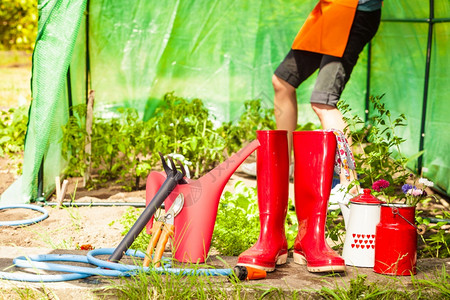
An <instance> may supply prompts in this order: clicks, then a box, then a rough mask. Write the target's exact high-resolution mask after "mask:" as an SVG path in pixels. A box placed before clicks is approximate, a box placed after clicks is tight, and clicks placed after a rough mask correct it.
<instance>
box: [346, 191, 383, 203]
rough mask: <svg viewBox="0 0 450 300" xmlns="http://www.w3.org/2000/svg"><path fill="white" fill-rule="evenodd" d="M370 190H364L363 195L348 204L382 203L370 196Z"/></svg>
mask: <svg viewBox="0 0 450 300" xmlns="http://www.w3.org/2000/svg"><path fill="white" fill-rule="evenodd" d="M371 192H372V191H371V190H370V189H364V190H363V193H362V194H360V195H358V196H356V197H354V198H352V199H351V200H350V202H353V203H366V204H381V203H384V202H383V201H381V200H380V199H378V198H376V197H375V196H374V195H372V194H371Z"/></svg>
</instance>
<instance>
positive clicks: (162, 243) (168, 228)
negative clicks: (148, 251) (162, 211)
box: [153, 224, 175, 267]
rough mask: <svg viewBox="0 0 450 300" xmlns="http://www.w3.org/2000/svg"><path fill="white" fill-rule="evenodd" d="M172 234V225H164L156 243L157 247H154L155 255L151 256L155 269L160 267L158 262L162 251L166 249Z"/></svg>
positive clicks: (173, 230) (173, 229) (173, 228)
mask: <svg viewBox="0 0 450 300" xmlns="http://www.w3.org/2000/svg"><path fill="white" fill-rule="evenodd" d="M174 232H175V226H174V225H172V224H164V227H163V229H162V234H161V237H160V239H159V241H158V245H157V246H156V250H155V255H154V256H153V263H154V264H155V267H159V266H160V265H161V263H160V261H161V258H162V255H163V253H164V249H165V248H166V244H167V241H168V240H169V237H170V236H172V235H173V234H174Z"/></svg>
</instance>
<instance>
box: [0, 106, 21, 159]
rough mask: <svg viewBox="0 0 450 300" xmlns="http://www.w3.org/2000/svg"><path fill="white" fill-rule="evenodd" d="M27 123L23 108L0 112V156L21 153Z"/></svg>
mask: <svg viewBox="0 0 450 300" xmlns="http://www.w3.org/2000/svg"><path fill="white" fill-rule="evenodd" d="M27 122H28V109H27V107H25V106H21V107H18V108H10V109H9V110H7V111H3V110H1V111H0V156H5V155H9V156H13V155H15V154H17V153H20V152H22V151H23V147H24V141H25V134H26V132H27Z"/></svg>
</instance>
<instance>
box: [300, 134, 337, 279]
mask: <svg viewBox="0 0 450 300" xmlns="http://www.w3.org/2000/svg"><path fill="white" fill-rule="evenodd" d="M293 134H294V136H293V144H294V158H295V171H294V190H295V211H296V214H297V219H298V234H297V238H296V239H295V243H294V262H296V263H298V264H305V263H306V266H307V269H308V271H310V272H343V271H345V262H344V259H342V258H341V257H340V256H339V255H338V254H337V253H336V252H335V251H334V250H333V249H331V248H330V246H328V244H327V242H326V241H325V223H326V219H327V207H328V198H329V197H330V191H331V182H332V180H333V168H334V157H335V154H336V137H335V135H334V134H333V133H332V132H325V131H297V132H294V133H293Z"/></svg>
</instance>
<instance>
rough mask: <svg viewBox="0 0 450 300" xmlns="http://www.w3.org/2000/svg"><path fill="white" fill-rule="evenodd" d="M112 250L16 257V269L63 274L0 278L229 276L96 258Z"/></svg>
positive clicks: (228, 271)
mask: <svg viewBox="0 0 450 300" xmlns="http://www.w3.org/2000/svg"><path fill="white" fill-rule="evenodd" d="M114 250H115V248H101V249H94V250H91V251H89V252H88V254H87V255H86V256H84V255H70V254H44V255H33V256H28V257H25V256H19V257H16V258H15V259H14V260H13V263H14V265H15V266H16V267H21V268H33V269H40V270H46V271H59V272H66V273H67V274H61V275H44V274H18V273H9V272H0V279H6V280H15V281H27V282H56V281H69V280H77V279H82V278H86V277H89V276H92V275H99V276H112V277H126V276H133V275H135V274H137V273H138V272H142V271H143V272H156V273H158V274H162V275H165V274H177V275H188V276H201V275H203V276H230V275H231V274H232V270H231V269H180V268H170V261H169V260H168V259H163V266H162V267H158V268H154V267H142V266H137V265H125V264H119V263H113V262H108V261H104V260H101V259H98V258H96V256H98V255H111V254H112V253H113V252H114ZM125 255H128V256H131V257H138V258H144V257H145V254H144V253H143V252H141V251H136V250H132V249H129V250H127V251H126V253H125ZM49 261H52V262H56V261H63V262H77V263H85V264H91V265H94V266H96V267H97V268H91V267H81V266H72V265H64V264H55V263H47V262H49Z"/></svg>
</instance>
